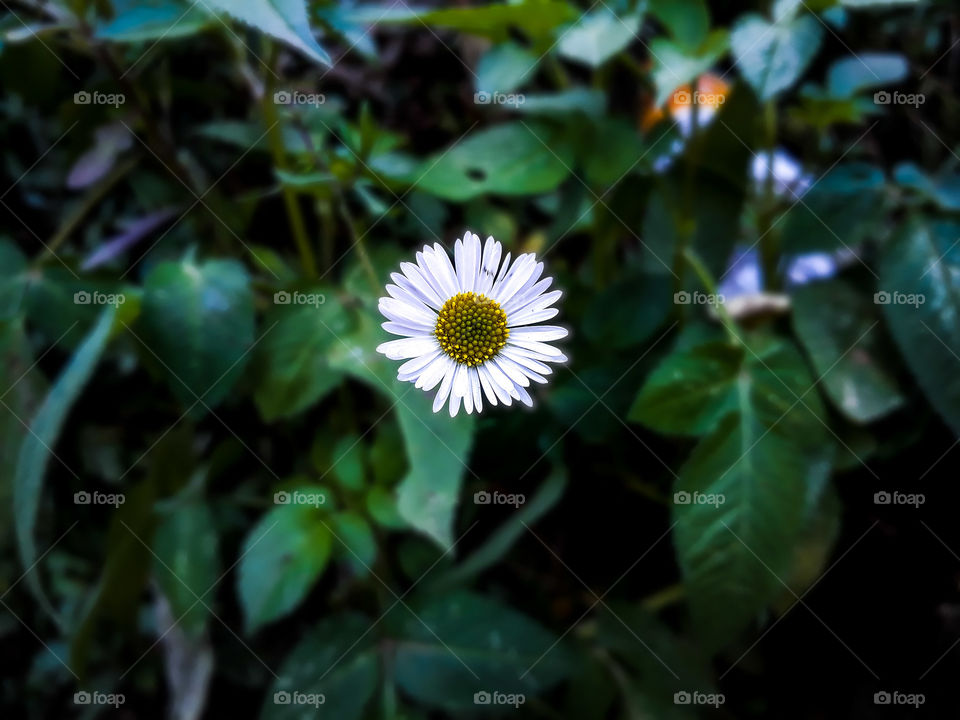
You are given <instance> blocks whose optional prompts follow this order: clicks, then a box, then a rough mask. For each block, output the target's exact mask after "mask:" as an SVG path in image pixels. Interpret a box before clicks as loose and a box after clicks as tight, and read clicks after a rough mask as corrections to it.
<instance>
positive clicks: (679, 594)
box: [640, 583, 686, 612]
mask: <svg viewBox="0 0 960 720" xmlns="http://www.w3.org/2000/svg"><path fill="white" fill-rule="evenodd" d="M685 594H686V589H685V588H684V586H683V584H682V583H677V584H676V585H670V586H668V587H665V588H663V589H662V590H658V591H657V592H655V593H653V595H648V596H647V597H645V598H644V599H643V600H641V601H640V606H641V607H642V608H643V609H644V610H648V611H650V612H657V611H658V610H662V609H663V608H665V607H667V606H668V605H673V604H674V603H676V602H679V601H680V600H682V599H683V597H684V595H685Z"/></svg>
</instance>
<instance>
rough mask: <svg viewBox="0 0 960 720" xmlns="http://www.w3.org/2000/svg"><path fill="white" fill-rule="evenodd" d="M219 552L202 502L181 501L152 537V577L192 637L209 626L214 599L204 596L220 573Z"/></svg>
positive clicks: (172, 610) (209, 516) (212, 524)
mask: <svg viewBox="0 0 960 720" xmlns="http://www.w3.org/2000/svg"><path fill="white" fill-rule="evenodd" d="M217 548H218V541H217V532H216V526H215V525H214V522H213V515H212V513H211V512H210V509H209V508H208V507H207V505H206V504H205V503H204V502H202V501H200V500H192V499H191V500H186V501H180V502H177V503H176V504H175V505H174V506H172V507H171V508H169V509H168V511H167V512H166V514H165V516H163V517H162V518H161V520H160V524H159V525H158V526H157V529H156V531H155V534H154V537H153V552H154V553H155V557H154V560H155V562H154V570H153V574H154V576H155V577H156V579H157V583H158V584H159V585H160V589H161V590H162V591H163V594H164V595H165V596H166V598H167V600H168V601H169V603H170V610H171V612H172V613H173V617H174V619H176V620H179V626H180V627H182V628H183V629H184V630H185V631H186V632H187V633H188V634H190V635H191V636H192V637H198V636H199V635H200V634H201V633H202V632H203V629H204V627H206V624H207V616H208V615H209V613H210V611H209V610H208V606H209V605H210V603H211V602H212V601H213V597H212V595H206V596H204V594H205V593H206V592H207V591H208V590H209V589H210V588H212V587H213V586H214V584H215V583H216V582H217V578H218V576H219V573H220V570H219V568H220V559H219V557H218V550H217Z"/></svg>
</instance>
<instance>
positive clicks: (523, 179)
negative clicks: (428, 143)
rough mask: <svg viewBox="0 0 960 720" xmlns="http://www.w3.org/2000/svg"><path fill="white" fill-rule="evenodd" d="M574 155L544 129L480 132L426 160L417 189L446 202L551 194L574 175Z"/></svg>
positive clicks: (521, 125)
mask: <svg viewBox="0 0 960 720" xmlns="http://www.w3.org/2000/svg"><path fill="white" fill-rule="evenodd" d="M572 162H573V161H572V151H571V148H570V147H569V145H568V144H567V143H564V142H563V141H562V138H561V136H560V135H559V134H558V133H557V132H556V131H553V130H551V129H549V128H547V127H545V126H543V125H539V124H537V123H531V122H514V123H508V124H505V125H497V126H496V127H492V128H488V129H486V130H481V131H480V132H477V133H473V134H471V135H470V136H468V137H467V138H465V139H463V140H459V141H457V143H456V144H454V145H453V146H452V147H450V148H447V149H446V150H443V151H441V152H439V153H437V154H436V155H434V156H432V157H429V158H427V159H426V160H425V161H424V164H423V171H422V173H423V174H422V175H421V177H420V180H419V182H417V183H416V186H417V187H419V188H420V189H421V190H425V191H427V192H429V193H432V194H434V195H436V196H438V197H441V198H444V199H446V200H454V201H462V200H470V199H471V198H475V197H477V196H480V195H483V194H486V193H492V194H497V195H533V194H536V193H542V192H549V191H550V190H553V189H554V188H556V187H557V186H558V185H559V184H560V183H561V182H562V181H563V180H564V179H565V178H566V177H567V175H569V174H570V168H571V166H572Z"/></svg>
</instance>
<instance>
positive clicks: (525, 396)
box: [514, 387, 533, 407]
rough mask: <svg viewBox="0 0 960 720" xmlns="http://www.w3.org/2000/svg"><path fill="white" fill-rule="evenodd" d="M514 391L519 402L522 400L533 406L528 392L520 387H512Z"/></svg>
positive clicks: (525, 403) (528, 405)
mask: <svg viewBox="0 0 960 720" xmlns="http://www.w3.org/2000/svg"><path fill="white" fill-rule="evenodd" d="M514 390H515V391H516V395H515V396H514V397H516V398H517V399H518V400H519V401H520V402H522V403H523V404H524V405H526V406H527V407H533V398H531V397H530V393H528V392H527V391H526V390H524V389H523V388H522V387H514Z"/></svg>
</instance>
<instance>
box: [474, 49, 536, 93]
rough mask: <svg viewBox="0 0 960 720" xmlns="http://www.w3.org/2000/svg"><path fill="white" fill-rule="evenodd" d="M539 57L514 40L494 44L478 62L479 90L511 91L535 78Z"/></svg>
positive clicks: (475, 86) (475, 84) (477, 82)
mask: <svg viewBox="0 0 960 720" xmlns="http://www.w3.org/2000/svg"><path fill="white" fill-rule="evenodd" d="M537 61H538V58H537V56H536V55H535V54H533V53H532V52H530V51H529V50H527V49H526V48H523V47H520V46H519V45H517V44H516V43H514V42H506V43H503V44H501V45H494V46H493V47H492V48H490V49H489V50H488V51H487V52H486V53H484V55H483V57H482V58H480V62H478V63H477V76H476V78H475V79H474V89H475V90H476V91H477V92H487V93H497V92H499V93H511V92H513V91H514V90H516V89H517V88H519V87H521V86H522V85H523V84H524V83H528V82H530V81H532V80H533V76H534V72H535V68H536V66H537Z"/></svg>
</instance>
